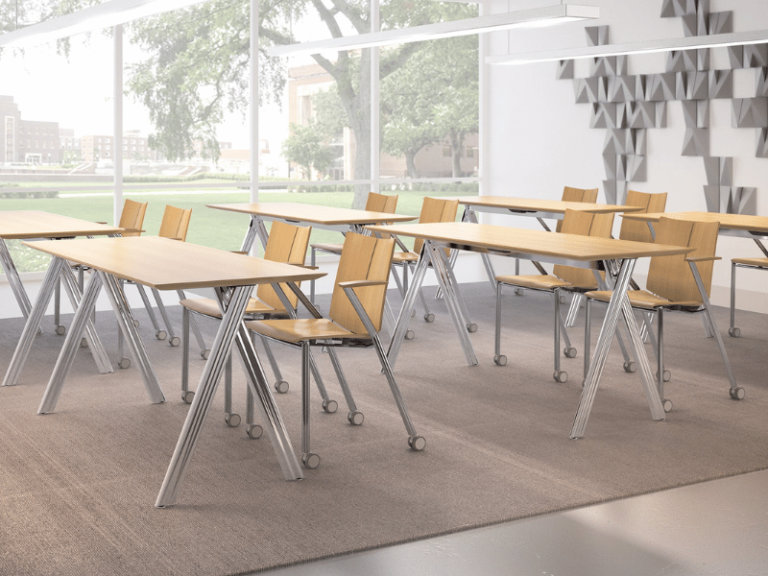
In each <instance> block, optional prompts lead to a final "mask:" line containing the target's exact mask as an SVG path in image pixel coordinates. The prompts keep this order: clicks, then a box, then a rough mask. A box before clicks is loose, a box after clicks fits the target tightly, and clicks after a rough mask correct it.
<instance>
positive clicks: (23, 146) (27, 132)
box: [0, 96, 61, 164]
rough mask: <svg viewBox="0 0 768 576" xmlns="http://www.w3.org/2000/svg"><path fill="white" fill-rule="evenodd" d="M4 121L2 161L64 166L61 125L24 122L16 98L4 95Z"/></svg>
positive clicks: (0, 115) (0, 105) (0, 109)
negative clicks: (60, 164) (60, 134)
mask: <svg viewBox="0 0 768 576" xmlns="http://www.w3.org/2000/svg"><path fill="white" fill-rule="evenodd" d="M0 120H2V130H0V162H2V163H4V164H11V163H27V164H59V163H61V143H60V139H59V124H58V122H45V121H38V120H22V118H21V111H20V110H19V106H18V105H17V104H16V103H15V102H14V101H13V96H0Z"/></svg>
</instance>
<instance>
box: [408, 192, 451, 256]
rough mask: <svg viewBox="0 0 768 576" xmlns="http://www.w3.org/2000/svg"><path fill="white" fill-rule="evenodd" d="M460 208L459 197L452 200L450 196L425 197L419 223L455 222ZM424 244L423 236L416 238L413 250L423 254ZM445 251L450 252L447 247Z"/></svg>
mask: <svg viewBox="0 0 768 576" xmlns="http://www.w3.org/2000/svg"><path fill="white" fill-rule="evenodd" d="M458 210H459V201H458V199H454V200H451V199H450V198H429V197H425V198H424V202H423V203H422V205H421V213H420V214H419V223H420V224H432V223H435V222H453V221H454V220H456V213H457V212H458ZM423 245H424V240H422V239H421V238H416V241H415V242H414V243H413V251H414V252H415V253H416V254H421V248H422V246H423ZM445 251H446V253H448V250H447V249H445Z"/></svg>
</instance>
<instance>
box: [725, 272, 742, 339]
mask: <svg viewBox="0 0 768 576" xmlns="http://www.w3.org/2000/svg"><path fill="white" fill-rule="evenodd" d="M728 336H730V337H731V338H738V337H739V336H741V330H739V329H738V328H736V263H735V262H731V325H730V327H729V328H728Z"/></svg>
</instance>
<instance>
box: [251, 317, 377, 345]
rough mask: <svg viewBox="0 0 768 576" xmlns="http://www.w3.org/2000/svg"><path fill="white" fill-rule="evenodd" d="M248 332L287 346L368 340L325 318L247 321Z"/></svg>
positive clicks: (364, 336) (366, 335)
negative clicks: (319, 341) (287, 344)
mask: <svg viewBox="0 0 768 576" xmlns="http://www.w3.org/2000/svg"><path fill="white" fill-rule="evenodd" d="M245 325H246V326H247V327H248V329H249V330H252V331H253V332H256V333H257V334H260V335H261V336H266V337H267V338H272V339H273V340H279V341H281V342H287V343H289V344H298V343H300V342H307V341H312V340H328V339H351V338H352V339H355V340H364V339H370V336H369V335H368V334H365V333H363V334H356V333H354V332H350V331H349V330H347V329H346V328H344V327H342V326H339V325H338V324H336V323H334V322H332V321H331V320H328V319H327V318H298V319H287V320H259V321H249V322H246V323H245Z"/></svg>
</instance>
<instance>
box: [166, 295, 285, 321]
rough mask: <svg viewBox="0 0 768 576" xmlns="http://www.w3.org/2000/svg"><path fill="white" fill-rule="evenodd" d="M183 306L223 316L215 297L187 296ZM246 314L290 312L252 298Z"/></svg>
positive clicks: (203, 312)
mask: <svg viewBox="0 0 768 576" xmlns="http://www.w3.org/2000/svg"><path fill="white" fill-rule="evenodd" d="M180 304H181V305H182V306H184V307H185V308H187V309H189V310H190V311H192V312H196V313H197V314H202V315H203V316H208V317H210V318H221V310H219V303H218V302H216V300H214V299H213V298H186V299H184V300H182V301H181V302H180ZM245 314H246V315H249V314H270V315H277V316H287V315H288V312H286V311H285V309H284V308H273V307H272V306H270V305H269V304H265V303H264V302H262V301H261V300H258V299H256V298H251V299H249V300H248V306H247V307H246V308H245Z"/></svg>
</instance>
